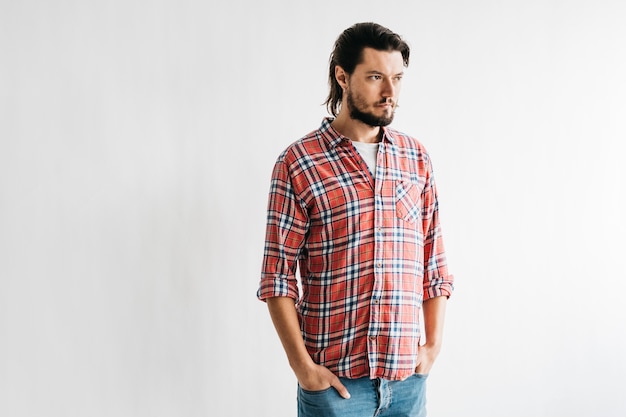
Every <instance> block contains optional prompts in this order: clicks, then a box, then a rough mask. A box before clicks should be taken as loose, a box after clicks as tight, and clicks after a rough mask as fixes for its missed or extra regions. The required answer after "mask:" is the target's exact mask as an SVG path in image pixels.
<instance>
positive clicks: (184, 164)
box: [0, 0, 626, 417]
mask: <svg viewBox="0 0 626 417" xmlns="http://www.w3.org/2000/svg"><path fill="white" fill-rule="evenodd" d="M359 21H376V22H378V23H381V24H383V25H386V26H388V27H390V28H391V29H392V30H394V31H396V32H398V33H400V34H402V35H403V36H404V37H405V38H406V39H407V40H408V42H409V43H410V45H411V47H412V54H411V64H410V67H409V69H408V71H407V75H406V77H405V82H404V86H403V91H402V97H401V108H400V109H399V110H398V114H397V117H396V121H395V122H394V126H395V127H396V128H398V129H400V130H402V131H405V132H407V133H410V134H412V135H414V136H416V137H418V138H419V139H420V140H421V141H422V142H423V143H424V144H425V145H426V147H427V148H428V149H429V151H430V153H431V156H432V158H433V160H434V167H435V173H436V178H437V183H438V188H439V192H440V203H441V217H442V222H443V223H442V224H443V230H444V236H445V241H446V247H447V252H448V258H449V264H450V269H451V272H453V273H454V274H455V276H456V280H457V281H456V291H455V294H454V295H453V298H452V299H451V300H450V303H449V309H448V317H447V326H446V332H445V346H444V349H443V351H442V353H441V355H440V357H439V360H438V362H437V364H436V365H435V368H434V369H433V372H432V374H431V377H430V380H429V381H430V382H429V412H430V415H431V416H436V417H448V416H481V417H490V416H493V417H501V416H508V417H516V416H520V417H521V416H524V417H526V416H534V417H540V416H549V417H552V416H569V417H578V416H580V417H583V416H603V417H617V416H624V415H626V396H625V395H624V388H625V383H624V374H625V373H626V360H625V359H624V352H626V336H625V332H626V325H625V324H624V322H625V319H626V307H625V305H626V302H625V301H624V290H625V289H626V284H625V280H626V265H625V259H626V256H625V255H624V251H625V249H626V247H625V246H626V245H625V244H624V236H625V234H626V221H625V220H624V213H626V181H625V179H626V169H625V168H624V145H623V143H624V141H625V140H626V117H625V116H626V81H625V80H626V76H625V74H626V47H625V43H624V42H625V41H624V40H625V39H626V24H625V22H626V3H624V2H622V1H620V0H615V1H608V0H589V1H584V0H569V1H566V0H561V1H556V0H524V1H522V0H512V1H485V0H480V1H462V0H455V1H445V0H442V1H434V0H432V1H386V2H381V1H365V0H358V1H356V0H355V1H336V0H335V1H327V0H323V1H322V0H315V1H308V2H299V1H289V0H274V1H266V2H256V1H247V2H243V1H228V2H220V4H217V3H213V2H211V1H209V2H206V1H191V0H182V1H180V0H179V1H173V0H160V1H147V0H145V1H142V0H113V1H78V0H76V1H70V0H66V1H44V0H39V1H36V0H23V1H19V2H17V1H9V0H3V1H1V2H0V52H1V53H0V191H1V193H0V415H2V416H7V417H19V416H28V417H32V416H63V417H70V416H81V417H82V416H116V417H117V416H133V417H135V416H137V417H143V416H293V415H295V379H294V377H293V375H292V373H291V370H290V369H289V366H288V364H287V362H286V359H285V356H284V354H283V351H282V348H281V347H280V344H279V342H278V338H277V337H276V335H275V333H274V330H273V327H272V325H271V322H270V320H269V316H268V314H267V311H266V308H265V306H264V304H262V303H260V302H258V301H257V300H256V298H255V292H256V288H257V284H258V279H259V269H260V263H261V255H262V247H263V237H264V236H263V234H264V221H265V206H266V199H267V197H266V196H267V190H268V188H269V176H270V173H271V169H272V166H273V163H274V161H275V159H276V157H277V155H278V154H279V153H280V151H282V150H283V149H284V148H285V147H286V146H287V145H288V144H289V143H291V142H292V141H294V140H296V139H297V138H299V137H300V136H302V135H303V134H305V133H307V132H309V131H311V130H313V129H315V128H316V127H317V126H318V125H319V123H320V121H321V119H322V117H323V116H324V115H325V111H324V108H323V106H321V105H320V103H322V102H323V101H324V99H325V97H326V92H327V86H326V77H327V65H328V55H329V53H330V51H331V49H332V44H333V42H334V40H335V39H336V37H337V36H338V35H339V33H340V32H341V31H342V30H343V29H345V28H346V27H348V26H350V25H352V24H353V23H356V22H359Z"/></svg>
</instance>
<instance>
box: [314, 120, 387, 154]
mask: <svg viewBox="0 0 626 417" xmlns="http://www.w3.org/2000/svg"><path fill="white" fill-rule="evenodd" d="M333 120H335V119H334V118H332V117H326V118H324V120H322V125H321V126H320V132H321V133H322V137H323V138H324V140H325V141H326V143H327V144H328V146H329V147H330V148H334V147H336V146H337V145H339V144H340V143H341V142H343V141H348V140H350V139H349V138H347V137H345V136H343V135H342V134H341V133H339V132H337V131H336V130H335V129H334V128H333V127H332V125H331V123H332V122H333ZM382 129H383V139H382V141H383V142H389V143H391V144H394V143H395V137H394V135H393V131H392V130H391V129H388V128H387V127H383V128H382Z"/></svg>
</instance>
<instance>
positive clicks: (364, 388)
mask: <svg viewBox="0 0 626 417" xmlns="http://www.w3.org/2000/svg"><path fill="white" fill-rule="evenodd" d="M339 379H340V380H341V383H342V384H343V385H345V386H346V388H347V389H348V392H350V399H347V400H346V399H344V398H342V397H341V396H340V395H339V393H338V392H337V390H335V389H334V388H332V387H331V388H328V389H326V390H323V391H306V390H304V389H302V388H301V387H300V386H298V417H334V416H337V417H391V416H394V417H425V416H426V375H418V374H415V375H413V376H411V377H409V378H407V379H405V380H404V381H387V380H385V379H380V378H378V379H369V378H368V377H365V378H358V379H348V378H339Z"/></svg>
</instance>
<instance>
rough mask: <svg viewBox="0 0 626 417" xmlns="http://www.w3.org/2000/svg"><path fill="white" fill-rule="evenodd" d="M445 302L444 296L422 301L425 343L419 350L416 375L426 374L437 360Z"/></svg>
mask: <svg viewBox="0 0 626 417" xmlns="http://www.w3.org/2000/svg"><path fill="white" fill-rule="evenodd" d="M447 302H448V297H446V296H440V297H435V298H429V299H428V300H426V301H424V304H423V306H422V311H423V312H424V331H425V333H426V343H425V344H424V345H423V346H420V348H419V353H418V358H417V367H416V368H415V372H416V373H418V374H428V373H429V372H430V369H431V368H432V366H433V363H434V362H435V359H437V355H439V351H440V350H441V341H442V340H441V339H442V338H443V322H444V318H445V315H446V304H447Z"/></svg>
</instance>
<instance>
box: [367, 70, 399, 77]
mask: <svg viewBox="0 0 626 417" xmlns="http://www.w3.org/2000/svg"><path fill="white" fill-rule="evenodd" d="M365 73H366V74H376V75H385V73H384V72H380V71H378V70H369V71H366V72H365ZM393 75H394V76H398V75H404V71H400V72H399V73H397V74H393Z"/></svg>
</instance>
